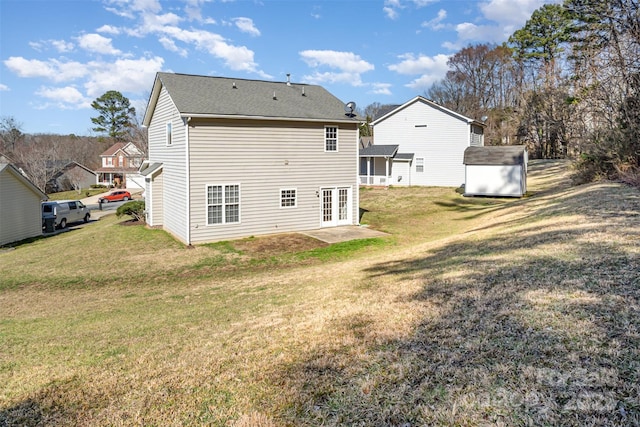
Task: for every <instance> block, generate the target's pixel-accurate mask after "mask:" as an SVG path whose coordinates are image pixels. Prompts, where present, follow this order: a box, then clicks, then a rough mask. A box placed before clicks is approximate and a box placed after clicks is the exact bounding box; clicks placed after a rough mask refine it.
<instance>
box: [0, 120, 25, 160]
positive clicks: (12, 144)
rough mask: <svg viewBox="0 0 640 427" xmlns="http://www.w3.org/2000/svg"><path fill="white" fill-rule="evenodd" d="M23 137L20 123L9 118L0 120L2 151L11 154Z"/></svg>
mask: <svg viewBox="0 0 640 427" xmlns="http://www.w3.org/2000/svg"><path fill="white" fill-rule="evenodd" d="M23 137H24V134H23V133H22V123H19V122H18V121H17V120H16V119H15V118H14V117H11V116H4V117H2V118H0V138H2V147H3V148H4V150H6V151H8V152H11V153H12V152H13V151H14V150H15V149H16V143H17V142H18V141H20V140H21V139H22V138H23Z"/></svg>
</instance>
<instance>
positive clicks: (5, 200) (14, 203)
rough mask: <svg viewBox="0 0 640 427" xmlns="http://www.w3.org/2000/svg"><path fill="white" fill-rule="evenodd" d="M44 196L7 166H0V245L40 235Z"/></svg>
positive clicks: (14, 169) (0, 164)
mask: <svg viewBox="0 0 640 427" xmlns="http://www.w3.org/2000/svg"><path fill="white" fill-rule="evenodd" d="M43 200H47V195H46V194H44V193H43V192H42V190H40V189H39V188H38V187H36V185H35V184H34V183H32V182H31V181H30V180H29V179H28V178H27V177H25V176H24V175H23V174H22V173H20V171H19V170H18V169H16V168H15V167H14V166H13V165H11V164H8V163H0V245H6V244H7V243H12V242H17V241H19V240H23V239H28V238H29V237H35V236H39V235H41V234H42V207H41V206H42V203H41V202H42V201H43Z"/></svg>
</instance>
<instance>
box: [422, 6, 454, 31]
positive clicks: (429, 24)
mask: <svg viewBox="0 0 640 427" xmlns="http://www.w3.org/2000/svg"><path fill="white" fill-rule="evenodd" d="M446 17H447V11H446V10H444V9H440V10H439V11H438V16H436V17H435V18H433V19H431V20H429V21H424V22H423V23H422V24H421V25H420V26H421V27H424V28H430V29H432V30H441V29H442V28H444V27H445V25H444V24H443V23H442V21H444V20H445V18H446Z"/></svg>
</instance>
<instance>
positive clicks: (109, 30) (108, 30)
mask: <svg viewBox="0 0 640 427" xmlns="http://www.w3.org/2000/svg"><path fill="white" fill-rule="evenodd" d="M96 31H97V32H99V33H105V34H111V35H114V36H117V35H119V34H120V33H121V32H122V31H121V30H120V28H118V27H114V26H113V25H103V26H102V27H100V28H98V29H97V30H96Z"/></svg>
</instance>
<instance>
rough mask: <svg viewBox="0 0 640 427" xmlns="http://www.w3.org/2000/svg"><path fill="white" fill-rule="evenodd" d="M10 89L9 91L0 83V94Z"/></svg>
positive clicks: (7, 87)
mask: <svg viewBox="0 0 640 427" xmlns="http://www.w3.org/2000/svg"><path fill="white" fill-rule="evenodd" d="M10 90H11V89H9V86H7V85H3V84H2V83H0V92H5V91H7V92H8V91H10Z"/></svg>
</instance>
